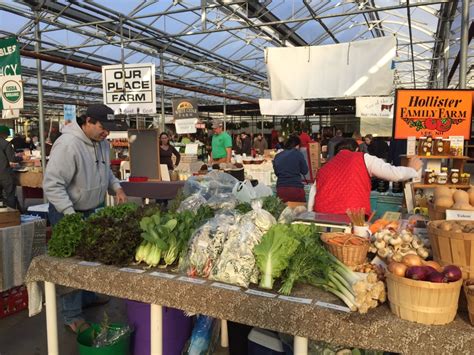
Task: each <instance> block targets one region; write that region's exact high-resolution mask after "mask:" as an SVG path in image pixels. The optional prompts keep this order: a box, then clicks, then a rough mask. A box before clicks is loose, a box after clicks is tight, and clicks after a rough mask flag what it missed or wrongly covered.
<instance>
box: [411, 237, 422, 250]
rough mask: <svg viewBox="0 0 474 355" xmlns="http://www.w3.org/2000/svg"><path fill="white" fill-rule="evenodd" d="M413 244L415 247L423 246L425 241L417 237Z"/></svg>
mask: <svg viewBox="0 0 474 355" xmlns="http://www.w3.org/2000/svg"><path fill="white" fill-rule="evenodd" d="M411 245H412V246H413V248H415V249H418V248H421V247H422V246H423V242H422V241H421V239H420V238H417V237H416V238H414V239H413V241H412V242H411Z"/></svg>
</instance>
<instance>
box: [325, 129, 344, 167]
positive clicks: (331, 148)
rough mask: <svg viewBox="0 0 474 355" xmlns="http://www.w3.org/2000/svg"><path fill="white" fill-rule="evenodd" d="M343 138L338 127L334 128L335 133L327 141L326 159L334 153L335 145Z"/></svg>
mask: <svg viewBox="0 0 474 355" xmlns="http://www.w3.org/2000/svg"><path fill="white" fill-rule="evenodd" d="M343 140H344V137H343V136H342V131H341V130H340V129H338V130H336V135H335V136H334V137H332V138H331V139H330V140H329V142H328V155H327V160H330V159H331V158H332V157H333V156H334V155H335V150H336V145H338V144H339V143H340V142H342V141H343Z"/></svg>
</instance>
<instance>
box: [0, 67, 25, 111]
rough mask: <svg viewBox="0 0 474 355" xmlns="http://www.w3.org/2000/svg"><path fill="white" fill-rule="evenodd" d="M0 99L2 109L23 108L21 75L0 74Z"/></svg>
mask: <svg viewBox="0 0 474 355" xmlns="http://www.w3.org/2000/svg"><path fill="white" fill-rule="evenodd" d="M0 100H2V103H3V109H4V110H15V109H22V108H23V81H22V80H21V75H7V76H0Z"/></svg>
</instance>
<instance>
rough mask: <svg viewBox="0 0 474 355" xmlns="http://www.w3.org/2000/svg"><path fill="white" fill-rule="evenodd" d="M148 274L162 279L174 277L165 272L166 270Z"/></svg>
mask: <svg viewBox="0 0 474 355" xmlns="http://www.w3.org/2000/svg"><path fill="white" fill-rule="evenodd" d="M150 276H156V277H161V278H163V279H174V278H175V277H176V275H171V274H167V273H166V272H158V271H153V272H151V273H150Z"/></svg>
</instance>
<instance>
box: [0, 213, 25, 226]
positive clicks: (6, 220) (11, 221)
mask: <svg viewBox="0 0 474 355" xmlns="http://www.w3.org/2000/svg"><path fill="white" fill-rule="evenodd" d="M20 223H21V219H20V211H17V210H14V209H13V208H8V210H7V211H5V212H0V228H5V227H13V226H18V225H20Z"/></svg>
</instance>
